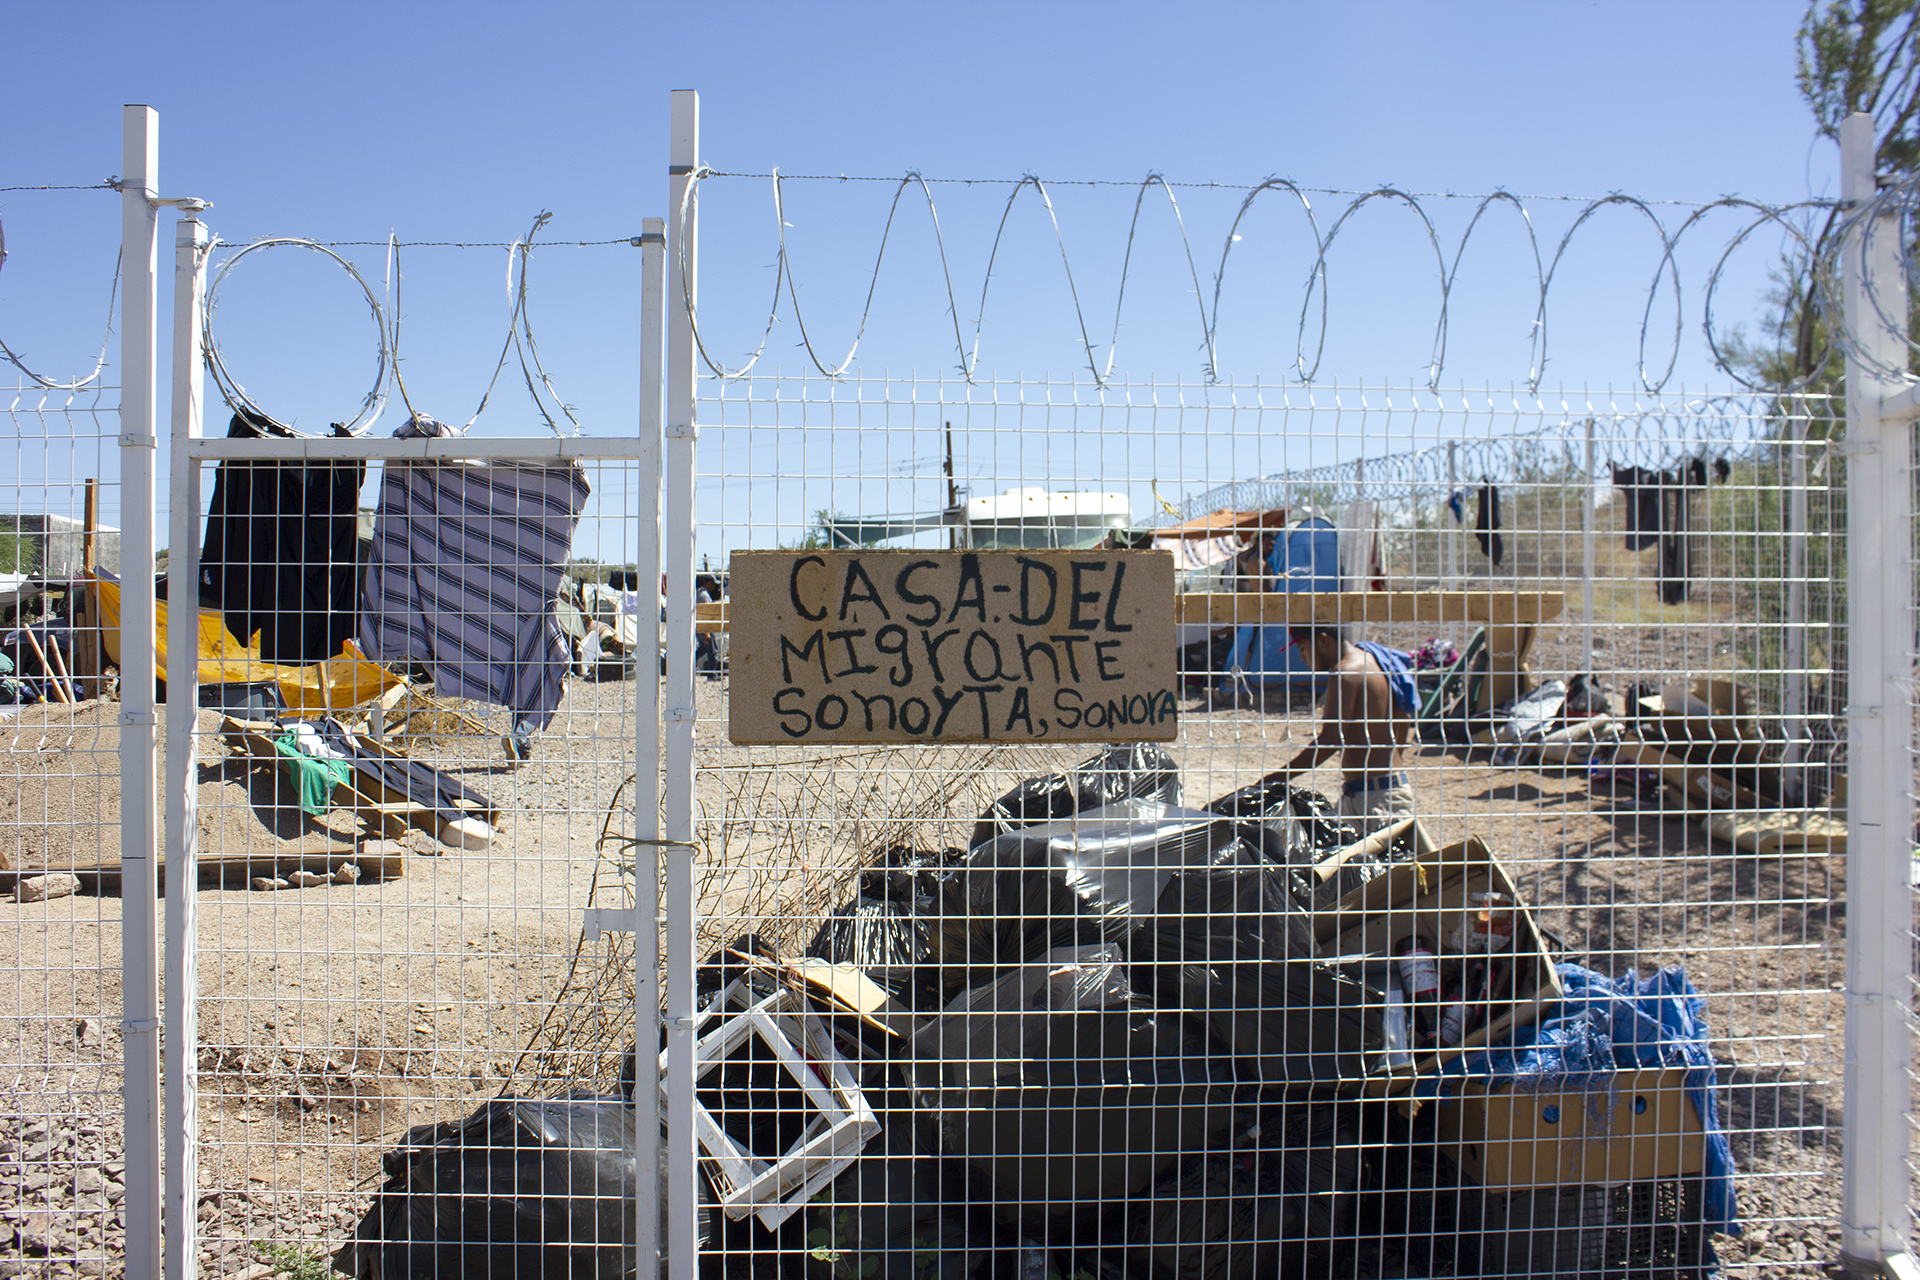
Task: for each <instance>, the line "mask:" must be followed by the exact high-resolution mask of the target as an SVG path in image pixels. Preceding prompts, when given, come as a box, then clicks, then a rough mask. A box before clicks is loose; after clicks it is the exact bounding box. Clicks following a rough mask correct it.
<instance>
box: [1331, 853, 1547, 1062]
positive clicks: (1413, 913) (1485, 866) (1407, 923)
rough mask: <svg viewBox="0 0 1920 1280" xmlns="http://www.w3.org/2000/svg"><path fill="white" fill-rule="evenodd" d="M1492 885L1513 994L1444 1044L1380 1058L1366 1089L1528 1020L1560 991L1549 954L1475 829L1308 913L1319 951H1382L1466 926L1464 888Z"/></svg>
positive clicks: (1529, 1022) (1498, 1036)
mask: <svg viewBox="0 0 1920 1280" xmlns="http://www.w3.org/2000/svg"><path fill="white" fill-rule="evenodd" d="M1486 892H1497V893H1503V894H1505V895H1507V896H1508V897H1509V898H1511V899H1512V900H1513V903H1514V906H1513V908H1512V910H1513V912H1514V918H1515V927H1514V941H1513V955H1514V964H1515V974H1514V989H1515V991H1516V992H1517V998H1516V999H1514V1000H1513V1001H1511V1002H1510V1003H1507V1004H1505V1005H1504V1007H1503V1008H1502V1009H1501V1010H1500V1012H1498V1013H1497V1014H1496V1015H1494V1016H1491V1017H1489V1019H1488V1020H1487V1022H1486V1024H1485V1025H1484V1026H1482V1027H1480V1028H1479V1029H1478V1030H1475V1031H1473V1032H1471V1033H1470V1034H1468V1035H1466V1036H1464V1037H1463V1038H1462V1039H1461V1041H1460V1043H1459V1044H1457V1045H1454V1046H1452V1047H1449V1048H1440V1049H1428V1050H1423V1051H1417V1052H1415V1053H1414V1054H1413V1056H1412V1061H1411V1062H1410V1063H1402V1064H1394V1063H1392V1062H1388V1063H1387V1064H1386V1065H1385V1066H1384V1067H1383V1068H1382V1070H1381V1071H1380V1072H1377V1073H1376V1074H1375V1075H1374V1076H1373V1077H1372V1078H1371V1079H1369V1080H1367V1081H1365V1082H1364V1083H1363V1084H1362V1086H1361V1091H1362V1092H1363V1093H1365V1094H1367V1095H1369V1096H1381V1095H1393V1094H1400V1093H1404V1092H1406V1091H1407V1090H1409V1089H1411V1087H1412V1085H1413V1081H1414V1079H1415V1077H1417V1076H1419V1075H1424V1074H1431V1073H1433V1072H1434V1071H1436V1070H1438V1069H1439V1068H1440V1067H1441V1066H1442V1065H1443V1064H1444V1063H1446V1062H1447V1061H1449V1060H1451V1059H1453V1058H1456V1057H1459V1056H1460V1055H1461V1054H1464V1053H1467V1052H1470V1051H1471V1050H1473V1049H1476V1048H1479V1047H1481V1046H1482V1045H1486V1044H1492V1043H1497V1042H1499V1041H1501V1040H1503V1039H1505V1038H1506V1036H1507V1034H1508V1033H1509V1032H1510V1031H1511V1030H1512V1029H1513V1028H1514V1027H1517V1026H1531V1025H1532V1024H1533V1023H1535V1022H1537V1021H1538V1020H1539V1017H1540V1010H1541V1009H1542V1008H1543V1007H1544V1006H1546V1005H1548V1004H1552V1003H1555V1002H1557V1001H1559V1000H1560V999H1561V998H1562V997H1564V996H1565V995H1566V990H1565V988H1564V987H1562V986H1561V984H1560V977H1559V974H1558V973H1556V972H1555V971H1554V967H1553V958H1552V957H1551V956H1550V955H1549V954H1548V953H1547V948H1546V943H1545V941H1544V940H1543V939H1542V937H1541V936H1540V932H1539V930H1538V929H1537V928H1536V927H1535V925H1534V923H1533V914H1532V912H1531V911H1529V910H1528V908H1527V904H1526V900H1525V899H1524V898H1523V897H1522V896H1521V894H1520V891H1519V890H1518V889H1517V888H1516V887H1515V885H1514V883H1513V879H1512V877H1511V876H1509V875H1508V874H1507V870H1506V868H1505V867H1503V866H1502V865H1501V864H1500V860H1499V859H1498V858H1496V857H1494V856H1493V853H1492V852H1491V851H1490V850H1489V849H1488V848H1487V846H1486V843H1485V842H1484V841H1482V840H1481V839H1480V837H1478V836H1469V837H1467V838H1466V839H1465V840H1463V841H1460V842H1458V843H1455V844H1450V845H1447V846H1446V847H1445V848H1442V849H1438V850H1428V851H1426V852H1425V853H1423V854H1422V855H1421V856H1420V857H1419V858H1417V859H1416V860H1414V861H1412V862H1401V863H1396V864H1394V865H1392V866H1389V867H1388V868H1387V869H1386V871H1384V872H1383V873H1382V874H1380V875H1379V876H1377V877H1375V878H1374V879H1372V880H1369V881H1368V882H1367V883H1366V884H1364V885H1362V886H1360V888H1358V889H1356V890H1354V891H1353V892H1352V893H1350V894H1348V895H1347V896H1346V897H1344V898H1342V899H1341V900H1340V903H1339V905H1338V906H1337V907H1336V908H1334V909H1333V910H1332V911H1322V912H1318V913H1316V914H1315V917H1314V922H1313V927H1314V933H1315V935H1316V936H1317V937H1318V939H1319V941H1320V948H1321V952H1322V954H1323V955H1328V956H1358V955H1362V954H1366V955H1379V956H1384V955H1387V954H1388V953H1389V951H1390V949H1391V948H1392V947H1393V945H1394V943H1395V942H1397V941H1398V940H1399V939H1401V938H1402V937H1405V936H1407V935H1409V934H1413V933H1420V934H1424V935H1426V936H1427V937H1429V938H1432V939H1435V940H1436V941H1442V942H1444V940H1445V939H1446V938H1447V937H1448V936H1449V935H1450V934H1452V933H1453V932H1454V931H1455V930H1456V929H1460V928H1463V927H1465V926H1466V925H1467V923H1468V921H1469V918H1470V916H1471V914H1472V910H1473V908H1472V907H1471V905H1470V900H1469V898H1468V895H1469V894H1472V893H1486Z"/></svg>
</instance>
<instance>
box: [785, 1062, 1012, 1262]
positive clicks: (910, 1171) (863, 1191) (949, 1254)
mask: <svg viewBox="0 0 1920 1280" xmlns="http://www.w3.org/2000/svg"><path fill="white" fill-rule="evenodd" d="M865 1093H866V1098H867V1102H868V1103H869V1104H870V1105H871V1106H872V1107H873V1110H874V1114H875V1115H876V1116H877V1117H878V1118H879V1120H880V1124H881V1131H880V1136H879V1137H878V1138H876V1139H874V1140H872V1141H870V1142H868V1143H867V1146H866V1149H865V1150H864V1151H863V1152H862V1153H861V1155H860V1158H859V1159H857V1160H855V1161H854V1162H853V1164H852V1165H850V1166H849V1167H848V1168H847V1170H846V1172H844V1173H842V1174H841V1175H840V1176H839V1177H837V1178H835V1179H834V1180H833V1182H832V1183H830V1184H829V1185H828V1186H827V1188H826V1189H825V1190H824V1191H822V1192H821V1193H820V1194H819V1195H818V1196H816V1197H814V1199H813V1200H812V1201H810V1202H809V1203H808V1205H807V1207H806V1209H805V1211H804V1216H805V1220H806V1227H807V1248H808V1251H809V1253H810V1254H811V1256H812V1257H814V1258H815V1259H817V1260H820V1261H825V1262H828V1264H829V1274H830V1275H831V1276H832V1277H833V1280H966V1278H967V1277H971V1276H978V1275H982V1274H985V1272H986V1267H987V1262H988V1258H989V1252H988V1251H989V1248H990V1245H991V1242H990V1241H989V1240H988V1239H986V1238H985V1237H983V1236H982V1235H981V1234H980V1233H978V1232H977V1231H975V1230H974V1229H973V1227H972V1226H971V1225H970V1224H969V1222H968V1221H967V1216H966V1209H965V1206H966V1204H967V1200H968V1195H967V1188H966V1186H965V1181H966V1175H965V1169H964V1168H963V1167H962V1166H961V1165H960V1164H959V1162H958V1161H955V1160H953V1159H951V1158H950V1157H947V1156H944V1155H942V1154H941V1153H940V1149H939V1137H938V1134H937V1132H936V1128H935V1125H934V1123H933V1118H932V1117H931V1116H929V1115H927V1114H926V1113H925V1112H922V1111H920V1110H918V1109H917V1108H915V1107H914V1105H913V1099H912V1095H911V1093H910V1092H909V1091H908V1089H907V1087H906V1083H905V1081H904V1080H902V1079H901V1078H900V1076H899V1073H898V1071H897V1069H895V1068H892V1067H889V1068H888V1069H887V1071H886V1075H885V1077H884V1086H883V1087H881V1088H874V1087H872V1086H869V1087H867V1089H866V1090H865Z"/></svg>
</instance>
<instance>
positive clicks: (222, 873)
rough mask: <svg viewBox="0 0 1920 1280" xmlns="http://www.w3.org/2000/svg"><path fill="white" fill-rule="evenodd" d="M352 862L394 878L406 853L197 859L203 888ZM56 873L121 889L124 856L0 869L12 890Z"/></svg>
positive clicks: (238, 885)
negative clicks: (26, 881)
mask: <svg viewBox="0 0 1920 1280" xmlns="http://www.w3.org/2000/svg"><path fill="white" fill-rule="evenodd" d="M349 862H351V863H354V864H355V865H357V866H358V867H359V868H360V873H361V875H362V876H363V877H364V878H365V879H367V880H369V881H371V880H393V879H398V878H399V877H401V876H404V875H405V874H406V855H405V854H404V852H395V853H366V852H364V851H363V850H355V849H320V850H314V851H311V852H307V853H290V852H288V851H286V850H284V849H259V850H249V851H247V852H245V853H221V854H209V853H203V854H201V855H199V857H198V858H196V859H195V860H194V865H195V866H196V867H198V868H199V871H200V884H201V885H202V887H205V888H222V887H224V888H228V889H244V888H246V887H247V882H248V881H250V880H251V879H253V877H255V876H281V877H284V876H286V875H288V874H290V873H292V872H295V871H311V872H313V873H314V874H316V875H331V874H333V873H334V872H335V871H338V870H339V869H340V868H341V867H343V866H345V865H346V864H347V863H349ZM56 874H66V875H74V876H79V877H80V882H81V884H82V885H84V886H86V887H87V888H88V889H89V890H93V891H96V892H97V891H101V890H117V889H118V888H119V887H120V859H119V858H118V857H114V856H108V857H103V858H100V859H99V860H98V861H95V862H91V863H87V864H85V865H81V866H57V867H21V868H19V869H18V870H15V871H0V893H11V892H12V891H13V886H14V882H15V881H16V880H18V879H21V878H23V877H26V876H44V875H56ZM160 888H161V889H162V890H164V889H165V888H166V864H165V863H164V861H163V862H162V863H161V866H160Z"/></svg>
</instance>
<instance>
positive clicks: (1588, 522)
mask: <svg viewBox="0 0 1920 1280" xmlns="http://www.w3.org/2000/svg"><path fill="white" fill-rule="evenodd" d="M1593 484H1594V480H1593V419H1592V418H1588V419H1587V483H1586V485H1585V491H1584V492H1583V493H1582V494H1581V497H1580V604H1581V613H1582V615H1583V618H1584V621H1583V622H1582V623H1581V625H1580V654H1581V657H1580V669H1581V670H1582V671H1584V672H1586V673H1587V674H1588V675H1592V674H1593V564H1594V558H1595V556H1594V544H1593V526H1594V516H1595V507H1594V497H1593Z"/></svg>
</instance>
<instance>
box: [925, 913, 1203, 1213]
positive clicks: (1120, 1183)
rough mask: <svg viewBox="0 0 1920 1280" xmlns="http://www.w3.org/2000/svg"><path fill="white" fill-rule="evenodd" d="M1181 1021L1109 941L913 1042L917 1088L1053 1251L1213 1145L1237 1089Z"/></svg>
mask: <svg viewBox="0 0 1920 1280" xmlns="http://www.w3.org/2000/svg"><path fill="white" fill-rule="evenodd" d="M1181 1021H1182V1020H1181V1019H1179V1018H1178V1017H1172V1016H1168V1015H1165V1014H1156V1013H1155V1012H1154V1011H1153V1009H1152V1008H1151V1006H1150V1005H1149V1004H1148V1003H1147V1002H1146V1001H1145V1000H1144V999H1142V998H1140V997H1139V996H1137V995H1135V994H1133V993H1132V992H1131V991H1129V990H1128V989H1127V986H1126V978H1125V972H1124V966H1123V964H1122V963H1121V959H1120V955H1119V952H1118V950H1117V948H1114V947H1111V946H1105V947H1090V948H1080V949H1077V950H1071V951H1058V952H1054V953H1052V954H1051V955H1049V956H1048V957H1046V958H1045V959H1043V960H1041V961H1038V962H1035V963H1033V964H1028V965H1023V966H1022V967H1021V968H1020V969H1017V970H1015V971H1013V972H1011V973H1009V974H1007V975H1005V976H1003V977H1002V978H999V979H997V980H996V981H994V982H992V983H990V984H987V985H986V986H983V987H977V988H975V989H973V990H971V991H968V992H967V993H966V994H964V995H963V996H961V997H960V998H959V999H958V1000H956V1001H955V1002H954V1003H953V1004H952V1005H951V1006H949V1008H948V1011H947V1013H945V1014H943V1015H942V1016H941V1017H939V1018H937V1019H935V1020H934V1021H933V1023H931V1024H930V1025H929V1026H927V1027H925V1028H922V1029H921V1031H919V1032H918V1033H917V1034H916V1035H915V1036H914V1038H913V1041H912V1045H911V1053H912V1056H913V1058H914V1060H915V1065H914V1073H915V1075H914V1079H915V1088H916V1092H917V1094H918V1095H919V1097H920V1098H921V1100H922V1102H923V1103H924V1104H925V1105H926V1107H927V1109H928V1110H930V1111H932V1112H935V1113H936V1114H938V1116H939V1118H940V1125H941V1131H942V1133H943V1135H944V1137H945V1140H946V1145H947V1147H948V1149H950V1150H952V1151H953V1152H955V1153H956V1154H958V1155H960V1156H962V1157H964V1158H965V1159H966V1160H967V1162H968V1163H969V1165H971V1166H972V1167H973V1168H974V1169H975V1170H976V1171H977V1172H978V1173H979V1174H981V1175H982V1178H983V1180H984V1182H985V1184H986V1186H985V1188H983V1190H984V1192H985V1196H984V1200H983V1198H982V1197H981V1196H978V1195H976V1197H975V1199H974V1203H975V1204H976V1205H979V1204H982V1203H987V1204H990V1205H991V1207H992V1208H993V1210H994V1212H995V1213H997V1214H999V1215H1000V1216H1002V1217H1004V1218H1006V1219H1008V1220H1010V1221H1013V1222H1016V1223H1019V1224H1022V1225H1023V1226H1031V1227H1035V1228H1043V1229H1045V1231H1046V1233H1047V1235H1046V1238H1047V1240H1048V1242H1049V1244H1050V1245H1051V1244H1053V1243H1055V1242H1058V1241H1061V1240H1066V1239H1071V1238H1072V1236H1073V1234H1074V1232H1075V1231H1076V1230H1084V1229H1087V1228H1089V1227H1091V1226H1093V1225H1094V1224H1095V1222H1096V1221H1097V1219H1098V1217H1099V1215H1100V1214H1101V1213H1102V1212H1103V1211H1104V1210H1105V1209H1107V1208H1110V1207H1111V1206H1112V1205H1113V1204H1115V1203H1117V1202H1119V1201H1121V1200H1122V1199H1124V1198H1126V1197H1131V1196H1134V1195H1136V1194H1137V1193H1139V1192H1140V1191H1141V1190H1143V1189H1144V1188H1145V1187H1147V1186H1148V1185H1150V1184H1151V1183H1152V1182H1153V1181H1154V1179H1156V1178H1157V1177H1159V1176H1160V1175H1161V1174H1162V1173H1163V1172H1164V1171H1165V1170H1166V1169H1167V1167H1168V1166H1170V1165H1171V1164H1172V1163H1173V1162H1174V1160H1175V1159H1176V1158H1177V1157H1178V1156H1179V1155H1181V1154H1183V1153H1188V1152H1202V1151H1206V1150H1208V1149H1210V1147H1211V1146H1212V1145H1213V1144H1215V1143H1216V1142H1217V1141H1218V1140H1219V1138H1220V1137H1221V1135H1222V1134H1224V1132H1225V1131H1226V1129H1227V1127H1228V1124H1229V1122H1230V1121H1231V1119H1232V1112H1231V1102H1232V1096H1231V1091H1230V1090H1229V1089H1227V1088H1225V1087H1222V1086H1220V1085H1218V1084H1216V1083H1215V1081H1213V1080H1212V1079H1210V1078H1209V1077H1208V1075H1207V1071H1206V1068H1207V1062H1206V1054H1205V1050H1204V1048H1203V1047H1202V1046H1200V1045H1198V1044H1196V1042H1195V1041H1196V1037H1195V1036H1193V1035H1192V1034H1191V1032H1190V1030H1189V1029H1188V1028H1185V1027H1183V1026H1182V1025H1181Z"/></svg>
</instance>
